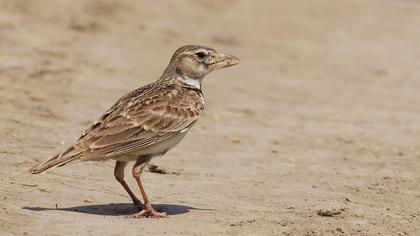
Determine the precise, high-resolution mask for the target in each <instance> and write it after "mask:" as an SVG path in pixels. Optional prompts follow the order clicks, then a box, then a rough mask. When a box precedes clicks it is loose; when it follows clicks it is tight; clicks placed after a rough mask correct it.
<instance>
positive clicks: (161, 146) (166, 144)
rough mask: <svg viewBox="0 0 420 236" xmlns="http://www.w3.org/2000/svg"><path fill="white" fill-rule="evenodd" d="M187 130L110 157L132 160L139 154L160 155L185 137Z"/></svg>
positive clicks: (119, 159)
mask: <svg viewBox="0 0 420 236" xmlns="http://www.w3.org/2000/svg"><path fill="white" fill-rule="evenodd" d="M186 134H187V132H183V133H179V134H178V135H175V136H173V137H171V138H168V139H165V140H163V141H162V142H159V143H155V144H153V145H150V146H148V147H145V148H142V149H139V150H137V151H134V152H130V153H127V154H124V155H119V156H115V157H112V159H114V160H117V161H126V162H127V161H134V160H137V158H138V157H139V156H151V157H154V156H160V155H163V154H165V153H166V152H167V151H169V150H170V149H172V148H174V147H175V146H176V145H177V144H178V143H179V142H181V140H182V139H183V138H184V137H185V135H186Z"/></svg>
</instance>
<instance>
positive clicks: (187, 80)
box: [178, 75, 203, 89]
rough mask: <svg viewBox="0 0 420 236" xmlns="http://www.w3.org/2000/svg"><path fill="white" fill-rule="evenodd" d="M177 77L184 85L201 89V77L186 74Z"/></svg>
mask: <svg viewBox="0 0 420 236" xmlns="http://www.w3.org/2000/svg"><path fill="white" fill-rule="evenodd" d="M178 79H179V80H180V82H181V83H183V84H184V85H186V86H188V87H191V88H195V89H201V82H202V81H203V80H202V79H193V78H191V77H188V76H186V75H182V76H179V78H178Z"/></svg>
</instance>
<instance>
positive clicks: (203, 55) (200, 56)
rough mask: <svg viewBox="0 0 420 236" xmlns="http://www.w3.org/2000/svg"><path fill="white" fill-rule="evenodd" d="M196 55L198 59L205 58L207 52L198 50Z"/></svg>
mask: <svg viewBox="0 0 420 236" xmlns="http://www.w3.org/2000/svg"><path fill="white" fill-rule="evenodd" d="M195 55H196V56H197V57H198V59H204V58H205V57H206V54H205V53H204V52H202V51H200V52H197V53H196V54H195Z"/></svg>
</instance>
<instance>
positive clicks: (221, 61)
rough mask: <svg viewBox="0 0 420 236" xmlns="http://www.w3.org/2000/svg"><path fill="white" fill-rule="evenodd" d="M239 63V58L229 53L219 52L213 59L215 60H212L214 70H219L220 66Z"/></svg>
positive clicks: (224, 66)
mask: <svg viewBox="0 0 420 236" xmlns="http://www.w3.org/2000/svg"><path fill="white" fill-rule="evenodd" d="M238 63H239V58H237V57H235V56H232V55H229V54H223V53H218V54H216V56H215V57H214V59H213V62H211V64H210V66H211V67H212V69H213V70H217V69H220V68H226V67H229V66H234V65H236V64H238Z"/></svg>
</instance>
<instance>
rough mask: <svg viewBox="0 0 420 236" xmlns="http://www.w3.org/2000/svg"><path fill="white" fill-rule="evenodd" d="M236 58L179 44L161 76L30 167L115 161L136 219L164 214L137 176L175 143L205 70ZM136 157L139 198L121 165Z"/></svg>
mask: <svg viewBox="0 0 420 236" xmlns="http://www.w3.org/2000/svg"><path fill="white" fill-rule="evenodd" d="M238 63H239V59H238V58H237V57H235V56H233V55H230V54H224V53H218V52H217V51H216V50H214V49H213V48H210V47H207V46H199V45H186V46H183V47H180V48H179V49H177V50H176V51H175V53H174V54H173V55H172V57H171V59H170V61H169V64H168V65H167V67H166V69H165V70H164V72H163V74H162V75H161V77H160V78H159V79H158V80H156V81H154V82H152V83H150V84H147V85H145V86H143V87H140V88H137V89H135V90H133V91H131V92H129V93H127V94H125V95H124V96H122V97H121V98H120V99H119V100H117V102H116V103H115V104H114V105H112V106H111V108H109V109H108V110H107V111H106V112H105V113H104V114H103V115H102V116H100V118H99V119H97V120H96V121H94V122H93V123H92V124H91V126H90V127H89V128H87V129H86V130H85V132H84V133H83V134H82V135H81V136H80V137H79V138H78V139H77V140H76V141H75V142H74V143H73V145H71V146H70V147H68V148H67V149H65V150H64V151H63V152H61V153H59V154H57V155H55V156H53V157H52V158H50V159H48V160H46V161H44V162H42V163H41V164H38V165H36V166H34V167H33V168H31V169H30V173H31V174H38V173H41V172H43V171H45V170H48V169H50V168H52V167H61V166H64V165H66V164H68V163H70V162H84V161H106V160H115V161H116V162H115V168H114V176H115V179H116V180H117V181H118V182H119V183H120V184H121V185H122V187H123V188H124V189H125V191H126V192H127V193H128V195H129V196H130V198H131V200H132V201H133V204H134V205H135V207H137V209H138V210H139V211H138V212H137V213H135V214H134V215H133V217H135V218H144V217H153V218H162V217H167V214H166V213H165V212H158V211H157V210H155V209H154V208H153V206H152V204H151V202H150V200H149V198H148V197H147V194H146V191H145V189H144V187H143V183H142V181H141V179H140V176H141V173H142V170H143V169H144V167H145V166H146V165H147V164H148V163H149V161H150V160H151V159H152V158H154V157H157V156H162V155H164V154H165V153H166V152H168V151H169V150H170V149H172V148H174V147H175V146H176V145H177V144H178V143H179V142H180V141H181V140H182V139H183V138H184V137H185V135H186V134H187V133H188V131H189V130H190V129H191V127H192V126H193V125H194V124H195V123H196V121H197V119H198V118H199V117H200V115H201V114H202V112H203V110H204V105H205V100H204V96H203V93H202V82H203V79H204V77H205V76H206V75H207V74H209V73H210V72H212V71H214V70H217V69H221V68H226V67H230V66H233V65H236V64H238ZM129 162H135V163H134V165H133V168H132V176H133V177H134V179H135V180H136V183H137V185H138V188H139V190H140V194H141V196H142V199H143V203H142V202H141V201H140V200H139V199H138V198H137V197H136V195H135V194H134V192H133V191H132V190H131V189H130V187H129V186H128V185H127V183H126V182H125V180H124V169H125V167H126V165H127V164H128V163H129Z"/></svg>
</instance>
